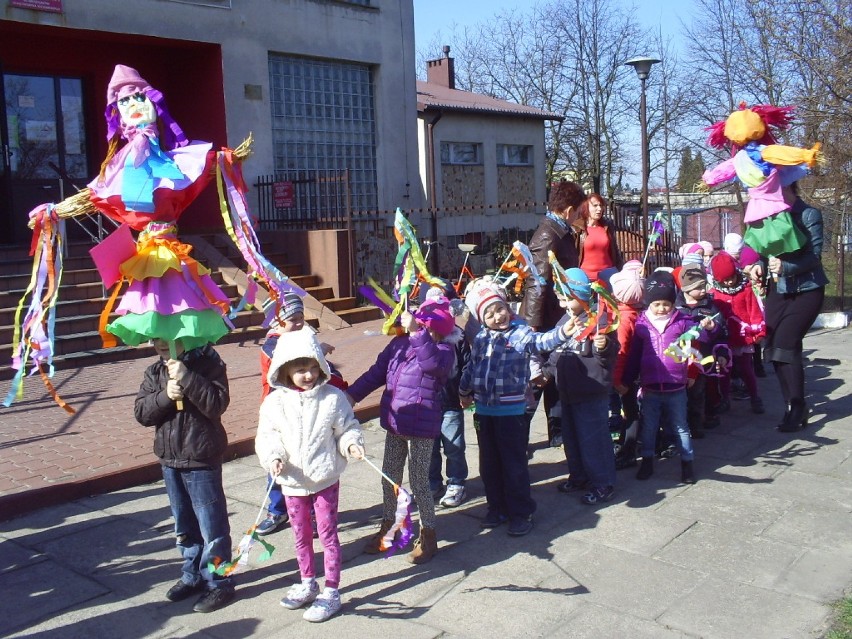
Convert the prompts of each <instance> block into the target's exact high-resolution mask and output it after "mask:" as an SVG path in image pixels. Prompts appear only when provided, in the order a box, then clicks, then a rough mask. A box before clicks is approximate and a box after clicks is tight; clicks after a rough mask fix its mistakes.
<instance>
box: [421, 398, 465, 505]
mask: <svg viewBox="0 0 852 639" xmlns="http://www.w3.org/2000/svg"><path fill="white" fill-rule="evenodd" d="M441 448H443V449H444V455H446V457H447V485H455V486H464V482H465V481H466V480H467V459H466V458H465V454H464V450H465V444H464V412H463V411H461V410H446V411H444V419H443V421H442V422H441V434H440V436H438V437H436V438H435V447H434V448H433V449H432V462H431V463H430V464H429V489H430V490H432V491H433V492H434V491H436V490H438V489H439V488H440V487H441V486H442V485H443V480H442V479H441V466H442V464H441Z"/></svg>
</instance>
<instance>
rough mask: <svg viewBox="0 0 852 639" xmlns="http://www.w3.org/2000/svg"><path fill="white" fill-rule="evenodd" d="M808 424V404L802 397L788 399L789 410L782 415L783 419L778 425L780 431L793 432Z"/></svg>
mask: <svg viewBox="0 0 852 639" xmlns="http://www.w3.org/2000/svg"><path fill="white" fill-rule="evenodd" d="M807 425H808V405H807V403H806V402H805V400H803V399H794V400H791V401H790V412H789V413H787V414H786V415H785V416H784V421H783V422H782V424H781V425H780V426H779V427H778V430H780V431H781V432H782V433H795V432H796V431H799V430H802V429H803V428H804V427H805V426H807Z"/></svg>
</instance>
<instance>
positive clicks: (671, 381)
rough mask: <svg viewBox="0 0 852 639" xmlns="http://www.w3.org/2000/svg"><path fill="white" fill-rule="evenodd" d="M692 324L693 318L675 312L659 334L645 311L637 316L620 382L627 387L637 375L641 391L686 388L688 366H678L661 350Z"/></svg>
mask: <svg viewBox="0 0 852 639" xmlns="http://www.w3.org/2000/svg"><path fill="white" fill-rule="evenodd" d="M695 324H696V321H695V320H694V319H693V318H691V317H690V316H689V315H687V314H686V313H683V312H681V311H679V310H677V309H675V310H674V311H673V313H672V316H671V318H670V319H669V322H668V324H666V327H665V329H664V330H663V332H662V333H660V332H659V331H658V330H657V329H656V327H655V326H654V325H653V324H652V323H651V320H649V319H648V316H647V315H646V314H645V312H644V311H643V312H642V313H640V314H639V318H638V319H637V320H636V329H635V331H634V333H633V340H632V342H631V344H630V355H629V359H628V361H627V366H626V368H625V370H624V375H623V377H622V383H623V384H625V385H629V384H630V383H632V382H633V381H635V380H636V378H637V376H638V377H639V383H640V384H641V385H642V388H648V389H650V390H660V391H674V390H679V389H680V388H683V387H685V386H686V381H687V367H688V364H687V363H686V362H682V363H680V364H678V363H677V362H676V361H675V360H674V358H672V357H669V356H668V355H666V354H665V353H664V351H665V350H666V348H668V346H669V345H670V344H671V343H672V342H674V341H676V340H677V338H678V337H680V336H681V335H683V334H684V333H686V332H687V331H688V330H689V329H691V328H692V327H693V326H695ZM702 338H704V339H706V335H705V331H701V337H700V338H699V341H701V340H702Z"/></svg>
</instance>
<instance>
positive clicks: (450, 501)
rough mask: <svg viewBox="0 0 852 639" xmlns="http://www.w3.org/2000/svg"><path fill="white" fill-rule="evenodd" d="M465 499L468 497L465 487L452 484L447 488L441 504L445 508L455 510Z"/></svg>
mask: <svg viewBox="0 0 852 639" xmlns="http://www.w3.org/2000/svg"><path fill="white" fill-rule="evenodd" d="M465 497H467V493H466V492H465V490H464V486H459V485H458V484H450V485H449V486H447V492H446V493H444V496H443V497H442V498H441V502H440V503H441V505H442V506H443V507H444V508H455V507H456V506H458V505H459V504H461V503H462V502H463V501H464V500H465Z"/></svg>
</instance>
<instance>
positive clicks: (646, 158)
mask: <svg viewBox="0 0 852 639" xmlns="http://www.w3.org/2000/svg"><path fill="white" fill-rule="evenodd" d="M658 62H660V60H658V59H657V58H643V57H639V58H633V59H632V60H628V61H627V62H625V63H624V64H625V65H627V66H631V67H633V70H634V71H636V75H637V76H639V80H640V81H641V83H642V93H641V96H640V98H639V126H640V127H641V129H642V234H643V235H644V236H645V237H646V238H647V237H648V174H649V173H650V172H651V157H650V156H651V151H650V149H649V148H648V115H647V112H646V109H645V80H647V79H648V75H649V74H650V73H651V67H652V66H654V65H655V64H657V63H658Z"/></svg>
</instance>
